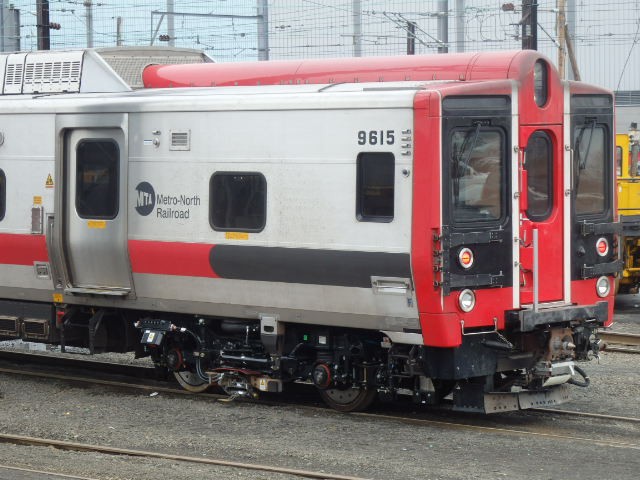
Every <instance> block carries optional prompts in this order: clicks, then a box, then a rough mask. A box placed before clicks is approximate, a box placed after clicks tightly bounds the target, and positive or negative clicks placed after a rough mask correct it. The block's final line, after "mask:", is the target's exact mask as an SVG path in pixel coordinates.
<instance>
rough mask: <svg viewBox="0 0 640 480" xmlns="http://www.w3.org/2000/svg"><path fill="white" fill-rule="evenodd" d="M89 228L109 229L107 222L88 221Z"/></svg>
mask: <svg viewBox="0 0 640 480" xmlns="http://www.w3.org/2000/svg"><path fill="white" fill-rule="evenodd" d="M87 226H88V227H89V228H107V222H106V221H105V220H88V221H87Z"/></svg>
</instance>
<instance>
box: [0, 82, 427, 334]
mask: <svg viewBox="0 0 640 480" xmlns="http://www.w3.org/2000/svg"><path fill="white" fill-rule="evenodd" d="M420 85H422V84H418V83H416V84H415V85H414V86H415V89H416V90H413V89H407V84H406V82H405V83H404V84H403V89H398V90H394V89H393V85H392V84H387V85H385V89H384V91H377V90H376V88H375V86H367V85H364V84H363V85H339V86H332V87H330V88H322V86H320V87H319V86H312V85H308V86H274V87H260V88H259V89H252V88H251V87H246V88H244V87H238V89H213V90H212V89H207V90H206V91H205V90H199V89H189V90H188V91H184V90H183V91H175V90H174V91H164V92H163V91H158V90H155V91H154V92H153V95H150V94H149V92H146V91H140V92H130V91H124V90H125V89H123V91H122V92H118V93H113V94H110V93H96V94H82V93H75V94H57V95H35V96H34V95H15V96H13V95H4V96H2V97H0V105H1V106H2V107H1V109H0V112H1V113H0V119H1V120H2V122H1V123H2V125H3V127H2V130H3V132H2V133H3V134H4V137H5V142H4V145H2V146H1V147H0V159H4V160H9V159H10V160H11V162H12V163H11V167H8V168H7V169H6V170H7V172H6V174H7V204H8V205H9V204H10V205H12V206H13V208H12V209H11V210H10V211H9V210H8V211H7V215H6V217H5V219H4V221H3V222H2V223H1V224H0V233H16V234H22V233H28V231H29V229H30V228H31V221H32V216H31V208H32V206H33V204H34V201H35V199H36V198H39V200H38V201H39V202H40V204H41V206H42V209H43V215H44V218H45V219H46V220H45V222H44V223H45V228H44V230H45V234H46V237H47V238H46V240H47V244H48V245H49V246H50V248H49V249H50V251H51V258H49V262H50V263H51V275H50V278H42V275H41V276H38V275H37V274H36V270H34V267H33V266H21V265H0V275H1V278H2V279H3V280H2V282H1V284H0V296H2V297H4V298H17V297H19V298H22V299H25V300H34V301H43V300H47V301H50V300H51V295H52V294H54V293H61V294H63V295H64V302H65V303H67V304H78V305H92V306H113V307H122V308H133V309H144V310H156V311H172V312H184V313H192V314H198V315H216V316H218V315H219V316H233V317H238V318H259V317H260V315H265V314H273V315H277V316H278V317H279V318H280V320H281V321H286V322H297V323H310V324H314V323H320V324H326V325H337V326H339V325H344V326H350V327H356V328H370V329H380V330H386V331H397V332H402V331H404V330H405V329H419V328H420V325H419V321H418V310H417V302H416V299H415V294H414V291H413V286H412V279H411V276H410V274H409V275H407V277H406V278H395V277H393V278H384V277H383V278H378V277H372V278H371V279H370V285H369V286H366V287H365V286H341V285H327V284H322V282H318V283H317V284H314V283H313V282H310V283H295V282H293V283H285V282H270V281H252V280H242V279H223V278H204V277H198V276H190V275H174V274H156V273H145V272H142V273H141V272H136V270H135V268H134V269H132V267H131V261H130V252H129V249H128V243H129V242H130V241H136V240H138V241H153V242H169V243H176V242H178V243H181V244H210V245H242V246H250V247H280V248H295V249H309V250H312V249H320V248H321V249H324V250H330V251H345V252H373V253H378V252H382V253H392V254H403V255H406V257H407V263H409V260H408V259H409V255H410V250H411V237H410V232H411V215H412V207H413V206H412V196H413V195H412V189H413V185H412V184H413V181H412V178H411V175H403V174H402V172H403V170H406V171H409V172H410V171H411V170H412V162H413V158H412V156H411V155H406V154H405V153H406V152H405V151H404V150H403V145H402V144H401V142H400V141H399V139H400V132H401V131H406V130H408V129H411V128H412V125H413V109H412V106H413V98H414V96H415V93H416V91H417V89H419V88H421V87H420ZM258 90H259V92H260V93H258ZM311 111H313V115H311V114H310V112H311ZM88 112H91V113H88ZM25 125H29V126H31V130H30V134H29V135H25V133H23V132H24V126H25ZM359 130H365V131H369V130H374V131H375V130H384V131H387V130H390V131H394V132H396V135H397V141H396V142H395V143H394V144H393V145H380V146H371V145H368V146H366V147H362V146H359V145H358V144H357V132H358V131H359ZM27 136H28V137H30V138H25V137H27ZM87 139H111V140H113V141H114V142H116V143H117V145H118V148H119V153H120V163H119V175H120V176H119V180H118V182H119V193H118V195H119V202H120V206H119V210H118V214H117V216H116V217H115V218H112V219H104V220H99V221H96V222H93V223H92V222H91V220H88V219H86V218H82V217H81V216H80V215H78V212H77V209H76V205H75V203H74V198H75V194H76V191H75V188H76V187H75V184H76V180H77V179H76V170H77V169H76V156H75V152H76V147H77V145H78V144H79V142H82V141H86V140H87ZM176 142H178V143H176ZM362 151H382V152H391V153H392V154H393V155H394V157H395V167H394V168H395V185H394V189H395V197H394V201H395V213H394V218H393V221H392V222H391V223H376V222H371V223H367V222H359V221H358V220H357V218H356V214H355V197H354V195H355V185H356V161H357V157H358V154H359V153H360V152H362ZM26 171H28V172H29V175H28V178H26V177H27V176H26V175H24V174H21V173H20V172H26ZM215 172H260V173H261V174H262V175H264V177H265V178H266V182H267V192H268V193H267V212H266V218H267V222H266V226H265V228H264V230H262V231H261V232H255V233H249V234H247V235H246V236H245V237H233V236H231V237H229V236H228V235H226V233H227V232H223V231H216V230H214V229H213V228H212V227H211V225H210V221H209V204H208V202H209V200H208V199H209V184H210V178H211V176H212V175H213V174H214V173H215ZM19 177H22V178H21V180H20V182H17V181H15V179H16V178H19ZM48 177H52V179H53V183H54V186H53V187H51V185H49V184H48V183H47V182H48ZM142 182H147V183H148V184H150V185H152V186H153V188H154V190H155V195H156V200H157V202H159V204H158V203H157V204H156V205H155V207H154V209H153V211H152V212H151V213H150V214H148V215H146V216H142V215H140V214H139V212H138V211H137V210H136V207H137V202H138V201H139V198H138V192H137V191H136V187H137V186H138V185H139V184H141V183H142ZM309 192H314V194H313V195H310V194H309ZM181 198H182V199H191V200H189V201H190V203H188V200H181V201H182V202H183V203H182V204H180V205H179V206H178V207H176V206H175V204H173V206H172V205H171V202H173V201H174V199H181ZM318 198H322V199H323V201H322V202H320V203H319V202H318V201H317V200H318ZM163 201H164V202H168V203H166V204H162V202H163ZM176 201H177V200H176ZM184 202H186V203H184ZM18 205H19V206H21V207H18V208H15V206H18ZM291 205H296V207H295V208H292V207H291ZM171 210H173V211H174V212H173V213H172V212H171ZM176 211H177V213H176ZM180 211H182V213H180ZM187 212H188V214H187ZM238 238H240V239H238ZM168 248H170V247H168ZM388 285H391V286H392V287H394V288H382V287H385V286H387V287H388ZM381 286H382V287H381Z"/></svg>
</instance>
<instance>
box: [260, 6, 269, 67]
mask: <svg viewBox="0 0 640 480" xmlns="http://www.w3.org/2000/svg"><path fill="white" fill-rule="evenodd" d="M257 2H258V5H257V14H258V60H269V6H268V2H267V0H257Z"/></svg>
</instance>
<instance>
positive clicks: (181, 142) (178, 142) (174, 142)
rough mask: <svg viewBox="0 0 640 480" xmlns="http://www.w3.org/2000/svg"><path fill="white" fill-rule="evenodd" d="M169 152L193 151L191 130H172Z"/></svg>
mask: <svg viewBox="0 0 640 480" xmlns="http://www.w3.org/2000/svg"><path fill="white" fill-rule="evenodd" d="M169 150H191V130H171V146H170V147H169Z"/></svg>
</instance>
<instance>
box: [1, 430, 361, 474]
mask: <svg viewBox="0 0 640 480" xmlns="http://www.w3.org/2000/svg"><path fill="white" fill-rule="evenodd" d="M0 442H2V443H12V444H14V445H29V446H32V447H53V448H56V449H58V450H65V451H73V452H91V453H99V454H102V455H124V456H128V457H138V458H150V459H156V460H169V461H173V462H182V463H196V464H202V465H215V466H219V467H230V468H238V469H243V470H257V471H261V472H269V473H278V474H284V475H293V476H296V477H300V478H320V479H327V480H366V479H365V478H363V477H353V476H350V475H336V474H332V473H326V472H314V471H310V470H298V469H294V468H285V467H276V466H272V465H261V464H257V463H245V462H232V461H229V460H222V459H214V458H205V457H191V456H185V455H174V454H170V453H161V452H149V451H144V450H131V449H128V448H116V447H109V446H104V445H91V444H86V443H77V442H67V441H63V440H54V439H50V438H37V437H27V436H24V435H10V434H4V433H3V434H0ZM72 478H73V477H72Z"/></svg>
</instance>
